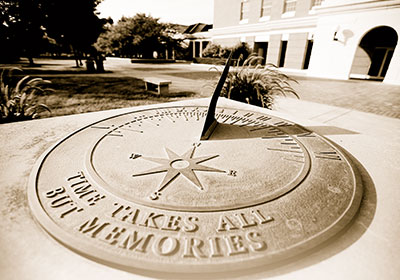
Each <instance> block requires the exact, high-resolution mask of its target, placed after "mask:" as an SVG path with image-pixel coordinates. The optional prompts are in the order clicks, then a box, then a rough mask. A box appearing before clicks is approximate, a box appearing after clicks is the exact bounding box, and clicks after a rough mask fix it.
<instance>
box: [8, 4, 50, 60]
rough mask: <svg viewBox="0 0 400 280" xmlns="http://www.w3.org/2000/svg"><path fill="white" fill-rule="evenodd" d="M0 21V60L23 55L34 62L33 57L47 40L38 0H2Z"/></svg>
mask: <svg viewBox="0 0 400 280" xmlns="http://www.w3.org/2000/svg"><path fill="white" fill-rule="evenodd" d="M0 22H1V26H0V41H1V42H2V43H1V45H2V52H1V54H0V60H1V61H7V60H10V59H15V58H18V57H19V56H20V55H23V56H26V57H27V58H28V59H29V62H30V63H31V64H33V57H34V56H35V55H37V54H38V53H39V52H40V49H41V47H42V46H43V43H44V42H45V40H44V39H43V35H44V28H43V25H42V22H43V13H42V11H41V7H40V5H38V4H37V1H35V0H2V1H1V2H0Z"/></svg>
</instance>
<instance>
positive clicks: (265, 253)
mask: <svg viewBox="0 0 400 280" xmlns="http://www.w3.org/2000/svg"><path fill="white" fill-rule="evenodd" d="M226 71H227V69H226ZM216 91H218V88H217V89H216ZM217 98H218V96H216V97H215V96H214V97H213V98H212V101H211V105H210V107H207V106H203V105H202V104H201V102H196V101H190V102H186V103H178V105H176V104H172V105H159V106H150V107H149V108H147V109H142V110H133V111H132V112H129V113H125V114H121V115H115V116H113V117H110V118H107V119H104V120H100V121H98V122H96V123H94V124H92V125H89V126H87V127H84V128H82V129H80V130H78V131H76V132H74V133H72V134H71V135H69V136H68V137H66V138H65V139H63V140H61V141H60V142H59V143H57V144H56V145H55V146H54V147H52V148H51V149H50V150H49V151H48V152H47V153H46V154H45V155H43V156H42V158H41V159H40V160H39V161H38V163H37V165H36V167H35V169H34V171H33V172H32V176H31V180H30V189H29V201H30V204H31V207H32V209H33V212H34V214H35V216H36V218H37V219H38V221H39V222H40V224H41V225H42V226H43V227H44V228H45V229H46V230H47V231H48V232H49V233H50V234H51V235H52V236H53V237H55V238H56V239H58V240H59V241H60V242H62V243H63V244H65V245H66V246H67V247H69V248H71V249H73V250H75V251H77V252H79V253H81V254H84V255H85V256H88V257H91V258H93V259H96V260H99V261H101V262H102V263H104V262H105V263H107V264H110V265H113V266H117V267H123V268H126V269H135V268H142V269H149V270H158V271H175V272H210V271H221V270H228V269H229V270H230V269H241V268H248V267H252V266H259V265H264V264H269V263H274V262H277V261H280V260H282V259H286V258H289V257H292V256H293V255H295V254H298V253H301V252H304V251H306V250H309V249H311V248H312V247H314V246H316V245H318V244H321V243H322V242H324V241H326V240H328V239H329V238H330V237H332V236H333V235H335V234H337V233H338V232H339V231H340V230H341V229H343V227H344V226H345V225H347V224H348V223H349V222H350V220H351V219H352V217H353V216H354V215H355V213H356V212H357V210H358V207H359V204H360V200H361V195H362V188H361V185H360V179H359V175H358V173H357V170H356V169H355V167H354V165H353V164H352V163H351V160H350V159H349V157H348V156H346V154H345V153H344V152H342V151H341V150H340V149H338V148H337V147H336V146H335V145H333V144H332V143H330V142H329V141H327V140H326V139H324V138H323V137H321V136H319V135H317V134H315V133H313V132H312V131H309V130H307V129H305V128H304V127H301V126H299V125H297V124H295V123H292V122H289V121H286V120H283V119H281V118H278V117H276V116H274V115H271V114H268V113H267V110H261V109H257V110H256V109H254V108H253V107H251V106H244V105H240V106H239V105H237V103H236V102H233V101H225V100H223V101H224V102H223V103H224V106H221V107H216V103H217ZM243 108H244V109H243Z"/></svg>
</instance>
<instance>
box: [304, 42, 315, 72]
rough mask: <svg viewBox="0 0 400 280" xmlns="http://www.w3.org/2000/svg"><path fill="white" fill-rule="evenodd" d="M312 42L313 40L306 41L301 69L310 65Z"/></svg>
mask: <svg viewBox="0 0 400 280" xmlns="http://www.w3.org/2000/svg"><path fill="white" fill-rule="evenodd" d="M313 43H314V42H313V40H308V42H307V49H306V55H305V57H304V63H303V69H308V66H309V65H310V58H311V51H312V47H313Z"/></svg>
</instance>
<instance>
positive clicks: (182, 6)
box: [97, 0, 214, 25]
mask: <svg viewBox="0 0 400 280" xmlns="http://www.w3.org/2000/svg"><path fill="white" fill-rule="evenodd" d="M213 9H214V0H103V2H101V3H100V5H98V6H97V11H99V12H100V16H101V17H105V18H107V17H111V18H112V19H113V20H114V22H118V20H119V19H120V18H121V17H122V16H127V17H132V16H134V15H135V14H137V13H145V14H146V15H151V16H152V17H155V18H160V22H164V23H167V22H169V23H179V24H184V25H190V24H194V23H198V22H201V23H209V24H212V23H213Z"/></svg>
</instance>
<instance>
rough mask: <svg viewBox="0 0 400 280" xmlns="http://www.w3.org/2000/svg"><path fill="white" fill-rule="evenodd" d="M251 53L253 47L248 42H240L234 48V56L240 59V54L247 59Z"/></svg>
mask: <svg viewBox="0 0 400 280" xmlns="http://www.w3.org/2000/svg"><path fill="white" fill-rule="evenodd" d="M250 54H251V49H250V47H249V45H248V44H247V43H239V44H237V45H236V46H234V47H233V48H232V58H236V59H238V58H239V57H240V56H242V58H243V60H246V59H247V58H248V57H249V55H250ZM228 55H229V53H228Z"/></svg>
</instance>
